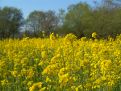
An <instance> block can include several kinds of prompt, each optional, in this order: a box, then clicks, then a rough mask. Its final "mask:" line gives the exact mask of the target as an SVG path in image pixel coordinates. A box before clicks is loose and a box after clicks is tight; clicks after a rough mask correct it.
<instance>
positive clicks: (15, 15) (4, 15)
mask: <svg viewBox="0 0 121 91" xmlns="http://www.w3.org/2000/svg"><path fill="white" fill-rule="evenodd" d="M22 20H23V17H22V13H21V11H20V10H19V9H17V8H14V7H4V8H2V9H1V10H0V37H1V38H9V37H13V38H14V37H15V35H16V34H17V33H19V28H20V26H21V24H22Z"/></svg>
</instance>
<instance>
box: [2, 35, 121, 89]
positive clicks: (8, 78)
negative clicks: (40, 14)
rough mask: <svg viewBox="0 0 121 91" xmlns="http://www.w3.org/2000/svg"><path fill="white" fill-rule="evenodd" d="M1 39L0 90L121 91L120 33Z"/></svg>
mask: <svg viewBox="0 0 121 91" xmlns="http://www.w3.org/2000/svg"><path fill="white" fill-rule="evenodd" d="M96 36H97V34H96V33H93V34H92V37H93V39H87V38H85V37H83V38H81V39H77V37H76V36H75V35H73V34H68V35H67V36H65V37H57V36H55V35H54V34H51V35H50V37H49V38H43V39H42V38H32V39H30V38H24V39H22V40H19V39H14V40H13V39H5V40H1V41H0V91H121V35H119V36H117V37H116V39H115V40H114V39H112V38H109V39H107V40H103V39H100V40H99V39H96Z"/></svg>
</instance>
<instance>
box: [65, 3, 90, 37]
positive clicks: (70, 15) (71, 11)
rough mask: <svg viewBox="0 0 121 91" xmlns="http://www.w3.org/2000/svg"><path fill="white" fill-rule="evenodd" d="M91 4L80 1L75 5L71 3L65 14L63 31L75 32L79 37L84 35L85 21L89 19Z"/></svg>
mask: <svg viewBox="0 0 121 91" xmlns="http://www.w3.org/2000/svg"><path fill="white" fill-rule="evenodd" d="M90 9H91V8H90V6H89V5H88V4H86V3H78V4H75V5H70V6H69V8H68V12H67V14H66V16H65V20H64V25H63V32H64V33H70V32H71V33H74V34H75V35H77V36H78V37H82V36H84V29H85V26H83V24H82V23H83V21H84V20H85V21H87V20H88V19H89V15H90V14H91V13H90V11H91V10H90Z"/></svg>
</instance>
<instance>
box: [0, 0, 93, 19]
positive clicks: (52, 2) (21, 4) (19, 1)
mask: <svg viewBox="0 0 121 91" xmlns="http://www.w3.org/2000/svg"><path fill="white" fill-rule="evenodd" d="M93 1H94V0H0V7H4V6H12V7H17V8H19V9H21V10H22V12H23V15H24V17H27V16H28V15H29V13H30V12H32V11H34V10H45V11H47V10H54V11H58V10H59V9H61V8H62V9H65V10H66V9H67V7H68V6H69V5H71V4H76V3H78V2H87V3H89V4H92V3H93Z"/></svg>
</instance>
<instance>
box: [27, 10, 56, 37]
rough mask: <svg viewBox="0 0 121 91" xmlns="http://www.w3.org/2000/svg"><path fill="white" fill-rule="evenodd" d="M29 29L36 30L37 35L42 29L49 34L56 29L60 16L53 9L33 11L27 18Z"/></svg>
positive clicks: (36, 35)
mask: <svg viewBox="0 0 121 91" xmlns="http://www.w3.org/2000/svg"><path fill="white" fill-rule="evenodd" d="M27 25H28V30H31V31H33V32H34V35H35V37H38V36H39V34H40V33H41V32H42V31H45V32H46V33H47V34H48V33H49V32H52V31H54V30H55V29H56V27H57V25H58V18H57V16H56V15H55V13H54V12H53V11H47V12H43V11H33V12H32V13H30V15H29V16H28V18H27Z"/></svg>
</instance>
